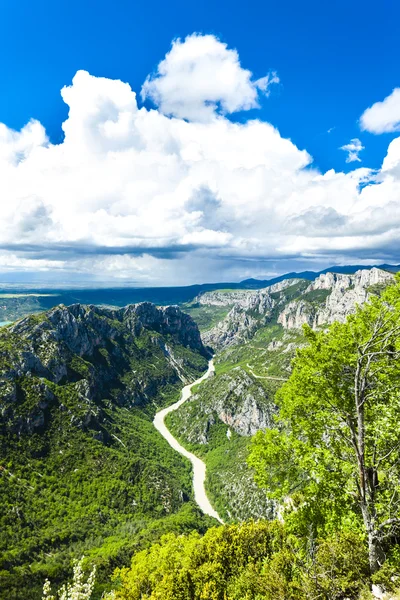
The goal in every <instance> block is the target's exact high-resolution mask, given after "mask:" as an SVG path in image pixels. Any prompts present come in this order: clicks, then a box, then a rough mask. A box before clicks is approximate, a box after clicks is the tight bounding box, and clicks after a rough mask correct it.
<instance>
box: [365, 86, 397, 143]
mask: <svg viewBox="0 0 400 600" xmlns="http://www.w3.org/2000/svg"><path fill="white" fill-rule="evenodd" d="M360 125H361V129H363V130H365V131H369V132H371V133H387V132H393V131H400V88H395V89H394V90H393V92H392V93H391V94H390V95H389V96H387V97H386V98H385V99H384V100H383V101H382V102H375V104H373V105H372V106H370V107H369V108H367V110H365V111H364V112H363V114H362V115H361V119H360Z"/></svg>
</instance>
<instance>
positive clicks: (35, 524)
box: [0, 303, 208, 600]
mask: <svg viewBox="0 0 400 600" xmlns="http://www.w3.org/2000/svg"><path fill="white" fill-rule="evenodd" d="M206 365H207V358H206V351H205V349H204V347H203V345H202V342H201V339H200V334H199V331H198V329H197V326H196V325H195V323H194V322H193V320H192V319H191V318H190V317H189V316H188V315H185V314H183V313H182V312H181V311H180V310H179V309H178V308H176V307H169V308H163V309H157V308H156V307H155V306H154V305H152V304H149V303H144V304H139V305H133V306H128V307H126V308H124V309H118V310H111V309H100V308H97V307H94V306H83V305H73V306H70V307H65V306H59V307H56V308H54V309H52V310H50V311H49V312H47V313H43V314H40V315H35V316H31V317H27V318H25V319H23V320H22V321H19V322H17V323H16V324H15V325H12V326H8V327H4V328H2V329H1V330H0V386H1V387H0V389H1V413H0V414H1V417H0V426H1V463H0V465H1V467H0V470H1V492H0V493H1V498H0V504H1V506H2V511H1V530H2V535H1V549H0V551H1V564H0V597H1V598H4V599H7V600H8V599H11V598H32V599H34V598H40V597H41V596H40V587H41V585H42V584H43V580H44V578H45V577H46V576H51V578H52V579H53V580H56V581H57V580H62V579H64V578H65V576H66V574H67V572H68V570H69V568H70V562H71V560H70V559H71V557H73V556H80V555H81V554H85V555H86V556H89V557H92V558H93V559H94V560H95V562H97V564H98V565H99V570H100V579H99V581H100V584H101V581H106V580H108V574H109V573H110V569H112V567H113V565H115V564H117V563H120V562H121V561H123V560H124V559H125V560H127V559H128V557H129V556H130V555H131V554H132V552H133V550H134V548H135V547H140V546H142V545H143V544H144V543H146V540H148V541H150V540H151V539H154V538H157V537H158V535H159V534H160V533H161V532H162V531H168V530H169V529H173V530H177V531H179V530H182V531H184V530H185V529H192V528H200V530H201V529H202V528H203V529H204V528H205V526H206V523H207V522H208V521H207V519H205V518H203V517H202V515H201V514H199V511H198V510H197V509H196V508H195V506H194V505H193V503H192V500H191V499H192V490H191V478H190V467H189V465H188V464H187V463H186V462H185V461H184V460H183V459H181V457H180V456H179V455H177V454H176V453H175V452H174V451H173V450H171V449H170V447H169V446H168V444H167V443H166V442H165V441H164V440H163V439H162V438H161V436H159V434H158V433H157V432H156V430H155V429H154V427H153V425H152V416H153V415H154V413H155V410H156V409H157V407H160V406H162V405H165V404H168V403H170V402H172V401H173V400H174V399H176V398H177V397H178V394H179V391H180V389H181V387H182V385H183V384H184V383H186V382H188V381H193V380H194V379H195V378H196V377H198V376H199V375H200V374H201V373H202V372H203V371H204V369H205V368H206ZM28 587H29V591H28ZM100 587H101V586H100Z"/></svg>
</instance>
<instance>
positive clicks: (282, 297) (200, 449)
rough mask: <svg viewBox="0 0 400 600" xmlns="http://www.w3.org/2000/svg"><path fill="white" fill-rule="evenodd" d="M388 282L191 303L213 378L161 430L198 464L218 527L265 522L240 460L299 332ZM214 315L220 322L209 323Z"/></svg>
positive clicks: (266, 414) (336, 282)
mask: <svg viewBox="0 0 400 600" xmlns="http://www.w3.org/2000/svg"><path fill="white" fill-rule="evenodd" d="M392 281H393V274H392V273H389V272H387V271H384V270H380V269H377V268H372V269H370V270H364V269H363V270H360V271H357V272H356V273H354V274H337V273H323V274H321V275H320V276H319V277H318V278H317V279H315V281H313V282H310V281H309V280H304V279H287V280H284V281H281V282H278V283H274V284H273V285H271V286H269V287H266V288H264V289H261V290H255V291H253V290H234V291H233V290H218V291H213V292H206V293H204V294H202V295H200V296H198V297H197V298H196V299H195V304H196V312H197V313H198V315H199V316H200V319H199V321H200V322H202V323H203V332H202V338H203V341H204V343H205V344H206V345H207V346H210V347H212V348H213V350H214V352H215V353H216V355H215V365H216V375H215V377H214V378H211V379H210V380H209V381H207V382H205V383H204V384H202V385H201V386H200V387H199V388H198V389H197V393H196V395H195V396H194V397H193V399H192V400H191V402H190V403H188V404H186V405H183V406H182V407H181V408H180V409H179V410H178V411H177V412H175V413H174V414H173V415H171V416H170V417H169V426H170V427H171V430H172V431H173V432H174V434H175V435H176V437H178V439H179V440H180V442H181V443H182V444H183V445H185V446H187V447H188V448H190V449H191V450H192V451H193V452H195V453H197V454H198V455H199V456H202V457H203V459H204V460H205V462H206V464H207V473H208V475H207V481H206V485H207V487H208V490H209V494H210V497H211V498H212V499H213V502H214V504H215V506H216V507H217V508H218V511H219V512H220V514H222V515H223V516H224V518H225V520H227V521H233V522H235V521H236V520H244V519H250V518H260V517H269V516H271V510H272V508H271V503H269V502H268V501H267V500H266V498H265V494H263V493H262V492H261V491H260V490H259V489H257V487H256V486H255V484H254V480H253V474H252V472H251V470H250V469H249V467H248V465H247V463H246V459H247V454H248V447H249V444H250V439H251V436H252V435H254V433H255V432H256V431H257V430H263V429H265V428H268V427H270V426H271V425H272V421H273V414H274V411H275V408H276V407H275V404H274V396H275V393H276V391H277V390H278V389H279V387H280V386H281V385H282V384H283V383H284V381H286V380H287V378H288V377H289V374H290V372H291V362H292V359H293V357H294V355H295V352H296V349H297V348H299V347H301V346H302V345H304V344H305V343H306V340H305V338H304V335H303V331H302V326H303V324H308V325H310V326H311V327H312V328H314V329H315V330H324V329H326V328H327V327H328V325H329V324H330V323H332V322H334V321H339V322H344V321H345V319H346V317H347V316H348V315H350V314H352V313H353V312H354V311H355V307H356V305H357V304H358V305H363V304H364V303H365V302H366V301H367V299H368V298H370V297H371V296H373V295H376V294H379V293H380V292H381V291H382V290H383V289H384V288H385V287H386V286H387V285H388V284H389V283H391V282H392ZM221 311H225V315H224V316H223V318H222V319H221V320H220V321H219V322H217V323H216V322H215V318H216V315H217V314H218V313H220V312H221ZM207 316H208V317H209V320H208V326H207V322H206V319H207Z"/></svg>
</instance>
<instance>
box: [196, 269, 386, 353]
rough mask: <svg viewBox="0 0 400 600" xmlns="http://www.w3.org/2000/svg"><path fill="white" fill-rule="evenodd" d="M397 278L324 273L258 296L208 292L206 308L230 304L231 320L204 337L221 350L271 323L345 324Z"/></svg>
mask: <svg viewBox="0 0 400 600" xmlns="http://www.w3.org/2000/svg"><path fill="white" fill-rule="evenodd" d="M393 277H394V276H393V274H392V273H389V272H388V271H384V270H382V269H377V268H372V269H369V270H360V271H357V272H356V273H354V274H352V275H345V274H339V273H326V274H322V275H320V276H319V277H318V278H317V279H316V280H315V281H313V282H312V283H310V282H309V281H307V280H299V279H289V280H285V281H282V282H279V283H277V284H274V285H272V286H270V287H268V288H264V289H262V290H257V291H250V290H249V291H245V290H243V291H240V292H237V291H235V292H231V293H229V292H224V293H221V292H208V293H206V294H204V295H203V296H200V297H199V300H198V301H199V302H200V303H203V304H213V303H219V304H220V303H222V302H225V304H226V305H229V304H231V305H232V308H231V309H230V311H229V313H228V314H227V316H226V317H225V318H224V319H223V320H222V321H221V322H220V323H218V324H217V325H216V326H215V327H213V328H212V329H210V330H209V331H206V332H205V333H203V341H204V343H205V344H207V345H208V346H211V347H212V348H215V349H217V350H221V349H222V348H227V347H229V346H231V345H234V344H235V345H236V344H240V343H243V342H247V341H248V340H250V339H251V338H252V337H253V335H254V334H255V332H256V331H257V330H258V329H259V328H260V327H264V326H266V325H267V324H268V323H274V322H275V323H279V324H281V325H282V326H283V327H284V328H285V329H300V328H301V327H302V325H303V324H304V323H307V324H309V325H310V326H311V327H313V328H317V327H321V326H324V325H327V324H329V323H332V322H333V321H344V320H345V318H346V317H347V315H349V314H350V313H352V312H353V311H354V310H355V307H356V305H357V304H359V305H361V304H363V303H364V302H365V301H366V300H367V299H368V297H369V295H370V294H371V293H372V292H375V291H377V290H379V289H380V288H382V287H385V286H386V285H388V283H390V282H391V281H392V280H393Z"/></svg>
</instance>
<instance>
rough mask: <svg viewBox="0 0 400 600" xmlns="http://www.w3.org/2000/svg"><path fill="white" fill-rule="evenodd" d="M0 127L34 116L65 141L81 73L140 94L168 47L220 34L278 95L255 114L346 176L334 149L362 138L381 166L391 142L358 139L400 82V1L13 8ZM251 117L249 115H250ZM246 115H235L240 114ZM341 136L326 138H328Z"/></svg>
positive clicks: (4, 15)
mask: <svg viewBox="0 0 400 600" xmlns="http://www.w3.org/2000/svg"><path fill="white" fill-rule="evenodd" d="M0 10H1V23H2V25H1V35H0V55H1V56H2V57H3V59H2V61H1V63H0V82H1V88H2V90H3V93H2V94H1V96H0V121H2V122H4V123H6V124H7V125H9V126H10V127H13V128H16V129H19V128H20V127H22V126H23V125H24V124H25V123H26V122H27V121H28V120H29V119H30V118H32V117H33V118H36V119H38V120H39V121H41V122H42V123H43V125H44V126H45V127H46V129H47V131H48V133H49V134H50V137H51V139H52V141H54V142H57V141H60V140H61V137H62V131H61V122H62V121H63V120H64V119H65V118H66V115H67V107H66V106H65V104H64V103H63V102H62V100H61V97H60V89H61V87H62V86H64V85H66V84H68V83H70V82H71V79H72V77H73V76H74V74H75V73H76V71H77V70H78V69H85V70H87V71H89V72H90V73H91V74H93V75H98V76H103V77H110V78H116V79H122V81H127V82H129V83H130V84H131V86H132V88H133V89H134V90H137V89H140V87H141V85H142V83H143V81H144V79H145V78H146V76H147V74H148V73H149V72H151V71H152V70H153V69H154V68H155V67H156V65H157V64H158V62H159V60H160V58H161V57H163V56H164V54H165V53H166V51H167V50H168V48H169V46H170V44H171V40H172V39H174V38H176V37H185V36H186V35H188V34H191V33H193V32H200V33H213V34H215V35H217V36H218V37H219V38H220V39H221V40H222V41H225V42H227V43H228V45H229V46H230V47H234V48H237V49H238V50H239V53H240V58H241V63H242V65H243V66H244V67H245V68H249V69H251V70H252V71H253V73H254V74H255V76H262V75H263V73H264V72H265V71H267V70H269V69H274V70H276V71H277V72H278V73H279V76H280V79H281V82H282V84H281V87H280V89H279V90H277V91H275V93H274V94H273V96H272V98H270V99H269V100H268V101H264V102H263V106H262V109H261V111H257V115H256V116H257V117H258V118H262V119H265V120H268V121H270V122H271V123H272V124H274V125H275V126H277V127H278V128H279V130H280V132H281V133H282V135H283V136H285V137H290V138H291V139H292V140H293V141H294V142H295V143H296V145H297V146H299V147H300V148H307V150H308V151H309V152H310V153H311V154H312V155H313V157H314V159H315V161H316V163H317V164H318V165H319V166H320V168H321V169H323V170H327V169H329V168H331V167H333V168H335V169H347V168H348V165H346V163H345V154H344V153H343V152H340V151H338V147H339V146H342V145H344V144H346V143H347V142H348V140H349V139H350V138H353V137H359V138H360V139H361V141H362V142H363V144H364V145H365V150H364V151H363V153H362V158H363V163H365V164H367V165H368V166H370V167H372V168H377V167H379V165H380V163H381V161H382V158H383V156H384V155H385V152H386V149H387V143H388V138H390V135H389V136H384V138H381V137H376V136H373V135H371V134H368V133H360V131H359V128H358V125H357V121H358V119H359V117H360V115H361V113H362V112H363V111H364V109H365V108H366V107H367V106H370V105H371V104H373V103H374V102H376V101H378V100H381V99H382V98H384V97H386V96H388V95H389V94H390V92H391V91H392V89H393V88H395V87H396V86H398V85H399V71H400V69H399V59H400V50H399V37H400V4H399V3H398V2H396V1H395V0H392V1H391V0H384V1H383V2H382V3H381V4H380V5H379V7H378V6H377V3H376V1H372V0H363V1H361V0H353V1H351V2H349V1H348V0H340V1H337V0H336V1H333V2H329V3H326V2H321V1H320V0H307V1H306V2H298V1H297V0H289V1H281V2H275V1H274V2H271V1H267V2H260V1H256V2H255V1H254V0H250V1H248V2H246V5H245V6H244V5H243V3H242V2H229V3H227V2H213V1H208V2H207V1H206V2H205V1H203V2H186V1H185V2H184V1H176V0H171V1H170V2H164V1H163V2H160V1H159V0H155V1H153V2H140V3H139V2H132V1H125V0H124V1H122V0H115V1H114V2H112V3H110V2H105V1H103V0H96V1H94V0H84V1H82V0H69V1H68V2H65V1H64V2H53V1H49V0H39V1H36V2H31V1H30V0H18V1H15V2H10V1H9V0H7V1H5V2H3V3H2V7H1V9H0ZM248 116H249V115H247V114H246V118H248ZM237 118H240V115H239V116H238V117H237ZM331 128H334V129H333V130H332V131H331V133H330V134H328V133H327V132H328V130H330V129H331Z"/></svg>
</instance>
